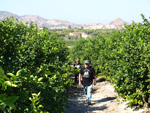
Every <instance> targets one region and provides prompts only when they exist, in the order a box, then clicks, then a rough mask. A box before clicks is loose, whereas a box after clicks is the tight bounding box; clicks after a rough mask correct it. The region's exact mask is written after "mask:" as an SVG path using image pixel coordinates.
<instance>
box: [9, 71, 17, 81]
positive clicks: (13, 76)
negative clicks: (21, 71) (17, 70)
mask: <svg viewBox="0 0 150 113" xmlns="http://www.w3.org/2000/svg"><path fill="white" fill-rule="evenodd" d="M7 75H9V76H11V77H12V78H13V79H14V80H16V79H17V77H16V75H14V74H12V73H7Z"/></svg>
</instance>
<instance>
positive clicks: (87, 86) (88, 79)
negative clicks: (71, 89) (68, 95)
mask: <svg viewBox="0 0 150 113" xmlns="http://www.w3.org/2000/svg"><path fill="white" fill-rule="evenodd" d="M81 77H82V82H81ZM93 79H94V85H96V74H95V70H94V68H93V67H92V66H90V62H89V60H85V62H84V67H82V68H81V70H80V73H79V86H80V87H81V86H82V85H83V88H84V92H85V95H86V102H87V104H88V105H91V98H92V88H93Z"/></svg>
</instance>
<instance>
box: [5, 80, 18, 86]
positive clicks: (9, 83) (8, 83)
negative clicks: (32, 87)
mask: <svg viewBox="0 0 150 113" xmlns="http://www.w3.org/2000/svg"><path fill="white" fill-rule="evenodd" d="M5 84H7V85H8V86H11V87H17V85H16V84H12V83H11V82H10V81H5Z"/></svg>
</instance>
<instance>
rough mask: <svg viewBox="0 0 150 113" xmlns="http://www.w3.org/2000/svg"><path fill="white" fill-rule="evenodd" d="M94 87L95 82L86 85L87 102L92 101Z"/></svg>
mask: <svg viewBox="0 0 150 113" xmlns="http://www.w3.org/2000/svg"><path fill="white" fill-rule="evenodd" d="M92 88H93V84H91V85H90V86H84V92H85V95H86V100H87V102H91V98H92Z"/></svg>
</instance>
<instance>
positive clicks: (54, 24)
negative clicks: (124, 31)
mask: <svg viewBox="0 0 150 113" xmlns="http://www.w3.org/2000/svg"><path fill="white" fill-rule="evenodd" d="M10 16H13V17H14V18H16V19H18V20H19V21H23V22H30V21H33V22H37V24H38V26H39V27H44V26H45V27H47V28H49V29H55V28H56V29H65V28H66V29H67V28H68V26H71V28H84V29H121V28H123V27H124V24H128V23H127V22H125V21H123V20H122V19H120V18H117V19H115V20H114V21H112V22H111V23H109V24H101V23H90V24H74V23H70V22H68V21H63V20H57V19H54V20H48V19H45V18H42V17H40V16H37V15H24V16H18V15H16V14H13V13H10V12H6V11H0V19H2V20H3V19H4V18H6V17H10Z"/></svg>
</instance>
